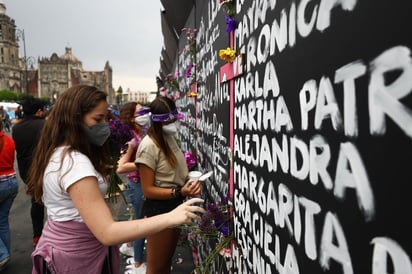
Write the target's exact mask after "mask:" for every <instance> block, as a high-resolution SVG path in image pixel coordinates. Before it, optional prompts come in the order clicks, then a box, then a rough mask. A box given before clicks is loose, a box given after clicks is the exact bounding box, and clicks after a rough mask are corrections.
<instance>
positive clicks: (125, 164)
mask: <svg viewBox="0 0 412 274" xmlns="http://www.w3.org/2000/svg"><path fill="white" fill-rule="evenodd" d="M133 153H135V149H134V147H133V146H132V145H131V144H129V145H128V146H127V150H126V153H125V154H123V156H122V157H120V159H119V161H117V169H116V173H118V174H121V173H128V172H132V171H135V170H137V167H136V165H135V163H134V162H131V161H130V159H132V155H133Z"/></svg>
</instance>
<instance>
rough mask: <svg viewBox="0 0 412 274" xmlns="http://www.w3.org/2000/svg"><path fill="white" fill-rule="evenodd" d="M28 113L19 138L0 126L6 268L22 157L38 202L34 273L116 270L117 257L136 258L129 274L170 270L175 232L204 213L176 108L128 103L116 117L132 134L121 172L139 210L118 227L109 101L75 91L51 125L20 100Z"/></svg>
mask: <svg viewBox="0 0 412 274" xmlns="http://www.w3.org/2000/svg"><path fill="white" fill-rule="evenodd" d="M22 113H23V115H22V116H21V117H19V119H20V121H19V122H18V123H16V124H15V125H14V126H13V128H12V138H10V136H8V135H7V134H5V133H4V131H3V128H2V127H1V128H0V154H1V157H0V214H1V215H0V271H1V269H2V268H4V267H6V265H7V263H8V261H9V260H10V244H11V243H10V230H9V224H8V214H9V211H10V208H11V206H12V203H13V200H14V198H15V197H16V195H17V192H18V184H17V178H16V171H15V170H14V169H13V163H14V153H16V157H17V164H18V172H19V174H20V176H21V178H22V180H23V182H24V184H25V185H26V193H27V194H28V195H30V197H31V199H32V208H31V219H32V225H33V246H34V247H35V249H34V251H33V253H32V262H33V270H32V273H96V274H97V273H99V274H100V273H105V274H106V273H119V272H120V256H119V255H120V254H119V253H120V252H121V253H124V254H127V255H133V256H131V258H129V259H128V261H127V262H128V263H129V266H127V267H126V273H132V274H133V273H149V274H151V273H170V271H171V265H172V256H173V254H174V252H175V249H176V245H177V241H178V237H179V233H180V231H179V228H178V227H179V226H180V225H181V224H192V223H193V222H194V221H195V220H198V219H199V218H200V215H199V214H202V213H204V212H205V211H204V209H203V208H202V203H203V200H202V199H200V198H198V197H199V196H200V191H201V184H200V182H199V181H195V182H191V183H190V184H189V183H187V181H188V180H187V175H188V168H187V165H186V160H185V158H184V156H183V153H182V151H181V150H180V148H179V146H178V143H177V141H176V138H175V135H176V133H177V125H176V123H177V119H178V111H177V108H176V105H175V103H174V101H173V100H171V99H169V98H167V97H163V96H159V97H157V98H156V99H155V100H154V101H153V102H151V103H150V105H148V106H144V105H142V104H140V103H138V102H129V103H126V104H124V105H123V106H122V108H121V109H120V115H119V116H120V117H119V119H120V120H121V121H122V123H123V124H125V125H127V126H128V127H129V129H130V132H131V133H132V136H133V138H132V139H131V140H129V141H128V142H127V144H126V145H127V149H125V150H124V151H122V156H121V157H120V159H119V160H118V164H117V170H116V172H118V173H119V174H120V173H125V174H127V175H126V177H127V182H125V184H126V189H125V192H124V193H125V197H126V199H127V202H128V203H129V204H130V205H131V206H132V208H133V218H131V219H130V220H127V221H116V220H115V219H114V218H113V216H112V213H111V211H110V209H109V207H108V205H107V202H106V200H105V194H106V192H107V187H108V181H107V175H108V174H109V173H110V169H113V166H112V165H110V164H109V163H110V157H111V155H110V148H109V145H110V144H109V143H110V142H108V139H109V136H110V135H111V132H110V128H109V124H108V119H109V115H108V103H107V94H106V93H105V92H103V91H101V90H99V89H98V88H96V87H93V86H87V85H78V86H73V87H70V88H68V89H67V90H66V91H65V92H63V93H62V94H61V96H60V97H59V98H58V99H57V101H56V102H55V104H54V106H53V107H52V109H51V111H50V112H49V113H48V115H47V117H46V118H45V117H44V104H42V103H41V101H40V100H39V99H30V100H26V101H25V102H23V103H22ZM28 131H30V132H33V134H30V138H31V139H30V140H29V137H28V136H27V132H28ZM24 133H25V134H24ZM3 188H4V189H6V190H7V191H6V190H5V191H3ZM186 197H188V199H185V198H186ZM45 212H47V216H45V215H44V214H45ZM119 247H120V248H119Z"/></svg>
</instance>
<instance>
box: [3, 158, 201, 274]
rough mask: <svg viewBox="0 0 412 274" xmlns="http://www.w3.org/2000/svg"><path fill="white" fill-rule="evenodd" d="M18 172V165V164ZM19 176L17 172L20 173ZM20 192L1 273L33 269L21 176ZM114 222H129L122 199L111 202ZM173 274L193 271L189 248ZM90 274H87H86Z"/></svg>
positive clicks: (181, 250) (182, 250)
mask: <svg viewBox="0 0 412 274" xmlns="http://www.w3.org/2000/svg"><path fill="white" fill-rule="evenodd" d="M15 170H16V171H18V169H17V162H15ZM17 174H18V172H17ZM17 177H18V182H19V193H18V195H17V197H16V199H15V200H14V203H13V206H12V208H11V211H10V217H9V221H10V231H11V256H10V262H9V263H8V264H7V266H6V268H5V269H4V270H3V271H0V273H1V274H30V273H31V270H32V262H31V257H30V255H31V253H32V252H33V250H34V248H33V244H32V225H31V219H30V206H31V203H30V197H29V196H28V195H27V194H26V193H25V185H24V183H23V181H22V180H21V178H20V177H19V175H17ZM108 205H109V207H110V209H111V211H112V214H113V216H114V218H115V219H117V220H119V221H122V220H127V211H126V206H125V204H124V202H122V201H121V199H119V200H118V202H117V203H108ZM120 257H121V258H122V261H121V265H120V273H124V271H125V261H126V259H127V257H126V256H123V255H120ZM172 267H173V270H172V272H171V273H172V274H189V273H191V272H192V271H193V269H194V264H193V257H192V254H191V251H190V250H189V247H187V246H185V245H179V246H178V247H177V249H176V252H175V255H174V258H173V265H172ZM79 274H83V273H79ZM84 274H88V273H84Z"/></svg>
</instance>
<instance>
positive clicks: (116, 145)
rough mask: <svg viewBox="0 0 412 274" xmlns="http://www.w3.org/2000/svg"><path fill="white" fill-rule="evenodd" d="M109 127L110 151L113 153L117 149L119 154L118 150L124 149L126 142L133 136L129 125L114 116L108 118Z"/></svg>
mask: <svg viewBox="0 0 412 274" xmlns="http://www.w3.org/2000/svg"><path fill="white" fill-rule="evenodd" d="M109 128H110V141H111V143H112V151H113V153H117V151H118V153H119V154H120V150H122V149H124V148H125V146H127V144H126V143H127V142H129V141H130V140H131V139H132V138H133V135H132V133H131V131H130V127H129V126H128V125H125V124H123V123H122V122H121V121H120V119H117V118H115V119H110V120H109Z"/></svg>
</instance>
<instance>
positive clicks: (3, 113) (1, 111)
mask: <svg viewBox="0 0 412 274" xmlns="http://www.w3.org/2000/svg"><path fill="white" fill-rule="evenodd" d="M5 117H6V110H5V109H4V107H3V106H2V105H0V122H1V123H2V124H3V128H4V119H5Z"/></svg>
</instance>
